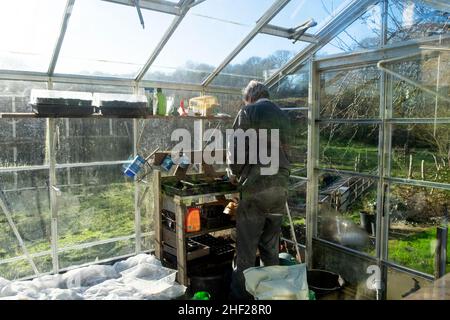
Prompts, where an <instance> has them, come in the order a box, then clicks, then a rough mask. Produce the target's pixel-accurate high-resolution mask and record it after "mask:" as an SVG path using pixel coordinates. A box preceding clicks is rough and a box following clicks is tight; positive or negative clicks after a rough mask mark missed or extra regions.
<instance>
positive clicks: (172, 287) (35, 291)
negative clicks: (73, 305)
mask: <svg viewBox="0 0 450 320" xmlns="http://www.w3.org/2000/svg"><path fill="white" fill-rule="evenodd" d="M176 272H177V271H176V270H172V269H168V268H165V267H163V266H162V265H161V262H160V261H159V260H158V259H156V258H155V256H153V255H147V254H139V255H136V256H133V257H131V258H128V259H127V260H123V261H119V262H117V263H115V264H114V265H112V266H108V265H91V266H88V267H81V268H74V269H72V270H70V271H68V272H66V273H64V274H56V275H47V276H42V277H38V278H35V279H33V280H31V281H9V280H6V279H4V278H1V277H0V300H169V299H175V298H178V297H180V296H182V295H183V294H184V293H185V291H186V287H185V286H182V285H179V284H178V283H176V281H175V278H176Z"/></svg>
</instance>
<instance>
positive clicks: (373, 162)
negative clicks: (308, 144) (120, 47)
mask: <svg viewBox="0 0 450 320" xmlns="http://www.w3.org/2000/svg"><path fill="white" fill-rule="evenodd" d="M378 129H379V126H378V125H358V124H334V123H327V124H325V123H324V124H322V125H320V154H319V166H320V167H321V168H329V169H336V170H346V171H355V172H366V173H371V174H377V173H378V131H379V130H378Z"/></svg>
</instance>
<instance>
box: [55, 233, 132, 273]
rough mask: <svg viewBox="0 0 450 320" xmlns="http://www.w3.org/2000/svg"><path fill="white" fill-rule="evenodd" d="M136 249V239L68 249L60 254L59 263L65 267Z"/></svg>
mask: <svg viewBox="0 0 450 320" xmlns="http://www.w3.org/2000/svg"><path fill="white" fill-rule="evenodd" d="M135 249H136V247H135V239H130V240H123V241H115V242H111V243H107V244H101V245H96V246H93V247H90V248H85V249H75V250H68V251H64V252H62V253H60V254H59V265H60V268H61V269H64V268H69V267H73V266H77V265H82V264H85V263H90V262H94V261H101V260H105V259H111V258H114V257H120V256H124V255H131V254H133V253H134V252H135Z"/></svg>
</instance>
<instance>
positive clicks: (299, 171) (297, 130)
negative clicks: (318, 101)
mask: <svg viewBox="0 0 450 320" xmlns="http://www.w3.org/2000/svg"><path fill="white" fill-rule="evenodd" d="M308 86H309V66H308V65H306V66H303V67H302V68H300V69H299V70H297V71H296V72H294V73H292V74H290V75H288V76H286V77H285V78H283V80H281V81H280V82H279V83H277V84H275V86H273V87H272V90H271V96H272V97H273V98H272V99H273V101H274V102H275V103H277V104H278V105H279V106H280V107H281V108H283V109H284V110H285V112H286V114H287V115H288V117H289V119H290V120H291V121H290V125H291V128H292V132H291V138H290V141H289V151H290V154H289V156H290V160H291V165H292V170H291V174H293V175H296V176H301V177H306V160H307V148H308V111H307V110H289V109H293V108H307V106H308ZM298 183H300V181H295V183H294V185H295V184H298Z"/></svg>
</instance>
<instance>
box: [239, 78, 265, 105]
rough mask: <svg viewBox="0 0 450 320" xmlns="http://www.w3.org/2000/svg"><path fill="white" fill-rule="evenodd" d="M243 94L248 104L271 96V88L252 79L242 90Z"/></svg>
mask: <svg viewBox="0 0 450 320" xmlns="http://www.w3.org/2000/svg"><path fill="white" fill-rule="evenodd" d="M242 94H243V96H244V102H245V104H246V105H247V104H251V103H254V102H256V101H258V100H259V99H263V98H267V99H269V97H270V95H269V90H267V88H266V86H265V85H264V84H263V83H261V82H258V81H256V80H252V81H250V82H249V84H248V85H247V87H245V89H244V90H243V91H242Z"/></svg>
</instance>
